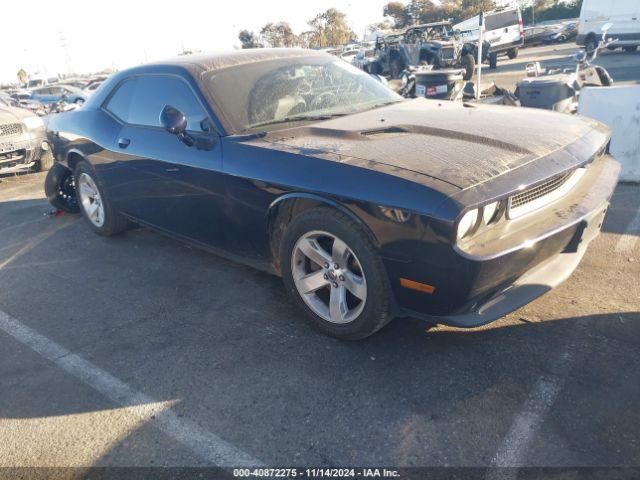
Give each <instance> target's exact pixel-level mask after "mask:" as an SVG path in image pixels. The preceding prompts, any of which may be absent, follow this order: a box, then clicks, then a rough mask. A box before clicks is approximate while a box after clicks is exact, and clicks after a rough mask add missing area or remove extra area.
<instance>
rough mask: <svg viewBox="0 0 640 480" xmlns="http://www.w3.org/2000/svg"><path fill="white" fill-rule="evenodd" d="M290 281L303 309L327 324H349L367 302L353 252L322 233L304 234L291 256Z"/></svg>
mask: <svg viewBox="0 0 640 480" xmlns="http://www.w3.org/2000/svg"><path fill="white" fill-rule="evenodd" d="M291 271H292V276H293V281H294V283H295V286H296V289H297V290H298V293H299V294H300V297H302V299H303V300H304V302H305V303H306V304H307V306H308V307H309V308H310V309H311V310H312V311H313V312H314V313H315V314H316V315H318V316H319V317H321V318H322V319H324V320H326V321H327V322H331V323H336V324H347V323H350V322H353V321H354V320H355V319H356V318H358V315H360V313H361V312H362V310H363V309H364V306H365V303H366V301H367V282H366V278H365V275H364V271H363V269H362V265H361V263H360V261H359V260H358V258H357V257H356V255H355V254H354V252H353V250H351V248H350V247H349V246H348V245H347V244H346V243H345V242H344V241H343V240H341V239H340V238H338V237H337V236H335V235H333V234H331V233H328V232H323V231H313V232H308V233H306V234H304V235H303V236H302V237H300V239H298V241H297V242H296V244H295V246H294V248H293V252H292V256H291Z"/></svg>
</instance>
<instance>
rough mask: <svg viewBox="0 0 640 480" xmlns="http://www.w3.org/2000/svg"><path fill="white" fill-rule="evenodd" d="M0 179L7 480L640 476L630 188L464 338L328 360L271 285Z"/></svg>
mask: <svg viewBox="0 0 640 480" xmlns="http://www.w3.org/2000/svg"><path fill="white" fill-rule="evenodd" d="M42 182H43V175H42V174H30V175H22V176H18V177H9V178H4V179H2V182H0V285H1V288H0V392H2V393H1V394H0V438H2V439H3V441H2V442H0V466H88V465H93V466H202V465H241V464H253V462H255V463H259V464H265V465H271V466H292V465H298V466H300V465H314V466H354V465H358V466H365V465H394V466H490V465H506V466H517V467H519V466H570V467H575V466H636V467H637V466H640V439H639V435H638V432H640V409H638V399H640V355H639V353H640V282H639V281H638V280H639V279H640V240H639V236H640V187H639V186H637V185H621V186H619V187H618V189H617V190H616V193H615V196H614V199H613V204H612V207H611V209H610V212H609V214H608V217H607V220H606V223H605V225H604V230H603V233H602V234H601V235H600V236H599V237H598V238H597V239H596V240H595V241H594V242H593V243H592V245H591V246H590V249H589V251H588V253H587V255H586V256H585V258H584V260H583V262H582V264H581V265H580V267H579V268H578V270H577V271H576V272H575V273H574V275H573V276H572V277H571V278H570V279H569V280H568V281H567V282H566V283H564V284H563V285H561V286H560V287H559V288H557V289H556V290H554V291H552V292H550V293H549V294H547V295H545V296H544V297H542V298H540V299H539V300H537V301H535V302H533V303H532V304H530V305H528V306H526V307H524V308H522V309H521V310H519V311H517V312H514V313H513V314H511V315H509V316H508V317H506V318H504V319H502V320H500V321H498V322H496V323H493V324H491V325H488V326H486V327H483V328H480V329H474V330H459V329H455V328H449V327H436V328H429V327H428V326H427V325H426V324H424V323H422V322H420V321H418V320H414V319H397V320H395V321H394V322H392V323H391V324H390V325H388V326H387V327H385V328H384V329H383V330H382V331H380V332H379V333H378V334H376V335H375V336H373V337H372V338H370V339H368V340H365V341H361V342H356V343H345V342H340V341H337V340H334V339H331V338H328V337H325V336H323V335H321V334H319V333H316V332H315V331H314V330H313V329H312V328H310V327H309V325H307V323H306V322H305V320H304V319H303V316H302V315H301V314H300V312H298V310H296V308H295V307H294V305H293V304H292V303H291V302H290V300H289V299H288V297H287V296H286V295H285V293H284V289H283V287H282V284H281V281H280V280H279V279H278V278H275V277H272V276H270V275H267V274H264V273H261V272H258V271H254V270H252V269H250V268H247V267H244V266H241V265H238V264H235V263H232V262H230V261H227V260H223V259H221V258H218V257H216V256H213V255H210V254H208V253H204V252H201V251H199V250H197V249H194V248H192V247H188V246H186V245H184V244H182V243H180V242H176V241H175V240H171V239H168V238H165V237H163V236H161V235H159V234H157V233H153V232H150V231H147V230H143V229H134V230H131V231H128V232H126V233H125V234H123V235H121V236H118V237H114V238H102V237H99V236H97V235H95V234H93V233H92V232H91V231H90V229H89V228H88V226H87V225H85V224H84V222H83V220H82V219H81V218H80V217H78V216H74V215H62V216H57V217H56V216H53V217H52V216H49V215H48V212H49V211H50V207H49V206H48V204H47V202H46V200H45V199H44V198H43V193H42Z"/></svg>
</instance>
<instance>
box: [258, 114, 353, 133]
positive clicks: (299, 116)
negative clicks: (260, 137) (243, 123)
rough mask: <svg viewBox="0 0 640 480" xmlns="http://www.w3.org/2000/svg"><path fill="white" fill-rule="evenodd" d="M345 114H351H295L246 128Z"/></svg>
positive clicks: (316, 119)
mask: <svg viewBox="0 0 640 480" xmlns="http://www.w3.org/2000/svg"><path fill="white" fill-rule="evenodd" d="M345 115H349V114H348V113H327V114H323V115H295V116H293V117H284V118H279V119H277V120H268V121H266V122H261V123H254V124H253V125H249V126H248V127H247V128H246V130H252V129H254V128H258V127H266V126H268V125H277V124H279V123H289V122H302V121H305V120H309V121H314V120H315V121H319V120H330V119H332V118H336V117H344V116H345Z"/></svg>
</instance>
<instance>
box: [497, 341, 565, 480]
mask: <svg viewBox="0 0 640 480" xmlns="http://www.w3.org/2000/svg"><path fill="white" fill-rule="evenodd" d="M572 360H573V355H572V354H571V353H570V350H566V351H565V352H564V353H563V354H562V355H561V358H560V360H559V362H558V363H557V364H556V365H555V368H556V369H557V373H556V374H555V375H544V376H542V377H540V378H539V379H538V381H537V382H536V383H535V385H534V386H533V389H532V390H531V392H530V393H529V396H528V398H527V400H526V401H525V403H524V405H523V407H522V410H521V411H520V413H519V414H518V415H517V416H516V418H515V420H514V421H513V423H512V424H511V428H510V429H509V432H508V433H507V435H506V436H505V437H504V439H503V440H502V443H501V445H500V447H499V448H498V451H497V452H496V454H495V455H494V457H493V459H492V461H491V467H509V468H507V469H504V470H502V469H500V468H494V469H492V470H491V471H490V472H489V474H488V475H487V476H486V477H485V479H486V480H498V479H500V480H507V479H515V478H517V476H518V471H517V467H522V466H523V461H524V456H525V454H526V453H527V450H528V448H529V445H531V442H532V441H533V439H534V437H535V435H536V432H537V430H538V428H540V426H541V425H542V423H543V422H544V419H545V416H546V415H547V412H548V411H549V409H550V408H551V406H552V405H553V403H554V402H555V401H556V398H557V397H558V394H559V393H560V391H561V390H562V386H563V385H564V382H565V377H566V373H567V372H568V370H569V368H570V367H571V364H572Z"/></svg>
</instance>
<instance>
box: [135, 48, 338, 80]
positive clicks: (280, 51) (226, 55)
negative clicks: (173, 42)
mask: <svg viewBox="0 0 640 480" xmlns="http://www.w3.org/2000/svg"><path fill="white" fill-rule="evenodd" d="M326 55H328V54H327V53H325V52H321V51H318V50H307V49H303V48H249V49H243V50H233V51H227V52H219V53H204V54H195V55H185V56H180V57H175V58H171V59H168V60H164V61H158V62H152V63H148V64H146V65H143V66H142V67H145V66H154V65H155V66H160V65H162V66H176V67H183V68H185V69H187V70H189V71H190V72H191V73H193V74H196V73H201V72H204V71H212V70H221V69H223V68H228V67H235V66H238V65H246V64H249V63H254V62H261V61H265V60H276V59H286V58H300V57H310V56H326Z"/></svg>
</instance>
